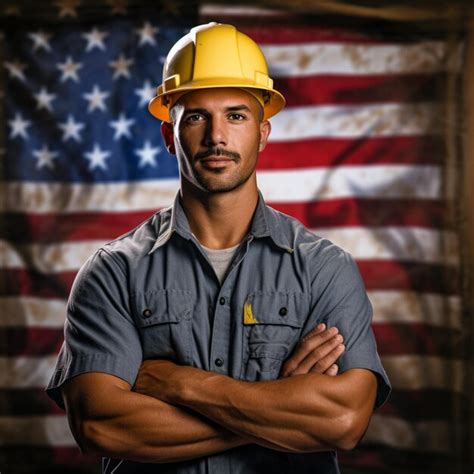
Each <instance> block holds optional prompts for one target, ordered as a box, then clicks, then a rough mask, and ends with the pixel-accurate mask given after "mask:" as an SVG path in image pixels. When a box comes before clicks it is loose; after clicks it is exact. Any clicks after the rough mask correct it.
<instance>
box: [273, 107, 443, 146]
mask: <svg viewBox="0 0 474 474" xmlns="http://www.w3.org/2000/svg"><path fill="white" fill-rule="evenodd" d="M442 117H443V116H442V113H441V110H440V109H439V108H437V107H436V106H435V105H433V104H430V103H423V104H413V103H411V104H373V105H369V104H364V105H363V106H360V105H345V106H343V105H337V106H331V105H328V106H320V105H317V106H304V107H288V108H286V109H283V110H282V112H280V113H279V114H278V115H275V117H273V118H272V119H271V123H272V131H271V134H270V137H269V141H270V142H271V143H275V142H282V141H285V142H287V141H296V140H305V139H311V138H343V139H347V138H376V137H391V136H414V135H424V134H438V133H440V131H441V125H442Z"/></svg>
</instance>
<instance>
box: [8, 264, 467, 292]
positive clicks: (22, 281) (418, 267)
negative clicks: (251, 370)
mask: <svg viewBox="0 0 474 474" xmlns="http://www.w3.org/2000/svg"><path fill="white" fill-rule="evenodd" d="M357 264H358V266H359V270H360V272H361V275H362V277H363V279H364V281H365V284H366V287H367V289H368V290H411V291H415V292H417V291H418V292H428V293H439V294H459V292H460V286H459V271H458V269H457V268H455V267H452V266H443V265H434V264H426V263H410V262H396V261H391V260H358V261H357ZM76 273H77V272H76V271H71V272H60V273H55V274H51V275H44V274H41V273H39V272H34V271H31V270H30V271H28V270H23V269H8V270H0V279H1V278H3V281H4V285H2V288H1V289H0V291H1V292H0V296H1V295H3V296H36V297H44V298H48V297H49V298H63V299H65V298H67V297H68V295H69V291H70V288H71V286H72V283H73V281H74V277H75V275H76Z"/></svg>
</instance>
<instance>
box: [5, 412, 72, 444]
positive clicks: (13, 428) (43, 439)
mask: <svg viewBox="0 0 474 474" xmlns="http://www.w3.org/2000/svg"><path fill="white" fill-rule="evenodd" d="M0 446H54V447H57V448H61V447H63V448H66V447H70V446H76V443H75V441H74V438H73V436H72V433H71V430H70V429H69V425H68V422H67V418H66V417H65V416H62V415H56V416H54V415H50V416H15V417H13V416H1V417H0Z"/></svg>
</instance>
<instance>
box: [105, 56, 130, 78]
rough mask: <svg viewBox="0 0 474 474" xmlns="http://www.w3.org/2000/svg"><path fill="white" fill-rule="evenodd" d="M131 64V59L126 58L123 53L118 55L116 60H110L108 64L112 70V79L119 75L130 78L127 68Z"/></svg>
mask: <svg viewBox="0 0 474 474" xmlns="http://www.w3.org/2000/svg"><path fill="white" fill-rule="evenodd" d="M132 64H133V59H127V58H126V57H125V56H124V55H123V54H121V55H120V56H119V58H118V59H117V60H116V61H110V62H109V66H110V67H111V68H112V69H113V70H114V75H113V76H112V77H113V78H114V79H118V78H119V77H120V76H124V77H126V78H127V79H130V71H129V68H130V66H131V65H132Z"/></svg>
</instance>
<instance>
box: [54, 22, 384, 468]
mask: <svg viewBox="0 0 474 474" xmlns="http://www.w3.org/2000/svg"><path fill="white" fill-rule="evenodd" d="M163 76H164V77H163V84H162V86H160V88H159V89H158V95H157V97H155V98H154V99H153V100H152V102H151V103H150V111H151V112H152V113H153V114H154V115H155V116H156V117H158V118H159V119H161V120H162V121H163V124H162V134H163V137H164V140H165V143H166V146H167V148H168V150H169V152H170V153H172V154H175V155H176V157H177V159H178V162H179V168H180V183H181V187H180V192H179V193H178V195H177V197H176V199H175V202H174V204H173V206H171V207H170V208H167V209H164V210H162V211H160V212H159V213H157V214H156V215H155V216H153V217H152V218H151V219H149V220H148V221H146V222H145V223H143V224H142V225H140V226H139V227H138V228H136V229H134V230H133V231H131V232H130V233H128V234H127V235H125V236H122V237H121V238H119V239H117V240H115V241H114V242H111V243H110V244H108V245H106V246H104V247H103V248H102V249H100V250H99V251H98V252H97V253H96V254H95V255H93V256H92V257H91V258H90V259H89V260H88V262H87V263H86V264H85V265H84V267H83V268H82V269H81V271H80V273H79V275H78V277H77V278H76V281H75V283H74V287H73V289H72V293H71V297H70V301H69V304H68V318H67V322H66V328H65V344H64V346H63V348H62V351H61V354H60V357H59V360H58V366H57V369H56V372H55V373H54V375H53V377H52V379H51V382H50V385H49V387H48V393H49V394H50V395H51V396H52V397H53V398H54V399H55V400H56V401H57V402H58V403H59V404H60V405H62V403H63V401H64V405H65V407H66V410H67V414H68V418H69V423H70V426H71V430H72V432H73V434H74V436H75V438H76V440H77V441H78V444H79V445H80V446H81V448H82V449H83V450H84V451H90V452H95V453H98V454H101V455H103V456H107V457H108V458H107V459H105V460H104V465H103V472H106V473H129V472H137V473H147V472H156V473H180V474H184V473H219V474H221V473H238V472H242V473H262V472H272V473H291V472H294V473H304V472H312V473H315V472H317V473H336V472H339V470H338V467H337V461H336V455H335V450H336V449H351V448H353V447H354V446H355V445H356V443H357V442H358V441H359V439H360V438H361V437H362V435H363V434H364V432H365V430H366V428H367V425H368V422H369V419H370V416H371V413H372V411H373V409H374V405H375V406H378V405H380V404H381V403H383V401H384V400H385V398H386V397H387V395H388V392H389V384H388V380H387V377H386V375H385V372H384V370H383V368H382V366H381V364H380V360H379V358H378V355H377V352H376V344H375V341H374V337H373V334H372V331H371V328H370V322H371V308H370V303H369V301H368V299H367V296H366V293H365V290H364V287H363V283H362V281H361V278H360V275H359V273H358V271H357V267H356V265H355V264H354V262H353V260H352V259H351V258H350V257H349V256H348V255H347V254H346V253H345V252H344V251H343V250H341V249H339V248H337V247H336V246H335V245H333V244H331V243H330V242H328V241H326V240H324V239H320V238H318V237H316V236H314V235H313V234H311V233H310V232H309V231H307V230H306V229H305V228H304V227H303V226H302V225H301V224H300V223H299V222H297V221H296V220H294V219H292V218H290V217H288V216H285V215H283V214H280V213H278V212H276V211H274V210H273V209H271V208H269V207H267V206H266V205H265V203H264V201H263V197H262V196H261V195H260V194H259V191H258V188H257V181H256V171H255V169H256V163H257V157H258V154H259V152H260V151H262V150H263V149H264V147H265V145H266V143H267V140H268V136H269V134H270V129H271V126H270V122H269V121H268V118H269V117H271V116H272V115H274V114H276V113H278V112H279V111H280V110H281V109H282V108H283V106H284V99H283V97H282V96H281V94H280V93H279V92H277V91H275V90H274V89H273V83H272V80H271V79H270V78H269V77H268V73H267V66H266V62H265V59H264V57H263V54H262V52H261V51H260V49H259V48H258V46H257V45H256V44H255V43H254V42H253V41H252V40H250V38H248V37H247V36H245V35H243V34H242V33H240V32H238V31H236V30H235V28H234V27H232V26H230V25H219V24H215V23H214V24H209V25H203V26H200V27H197V28H194V29H193V30H192V31H191V33H189V34H188V35H186V36H185V37H184V38H182V39H181V40H180V41H179V42H178V43H176V45H175V46H174V47H173V48H172V49H171V51H170V53H169V55H168V58H167V61H166V64H165V67H164V73H163ZM343 341H344V345H343ZM341 354H342V355H341ZM336 360H338V365H337V366H336V365H335V364H334V363H335V362H336ZM338 370H339V373H340V374H339V375H337V376H336V374H337V372H338Z"/></svg>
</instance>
